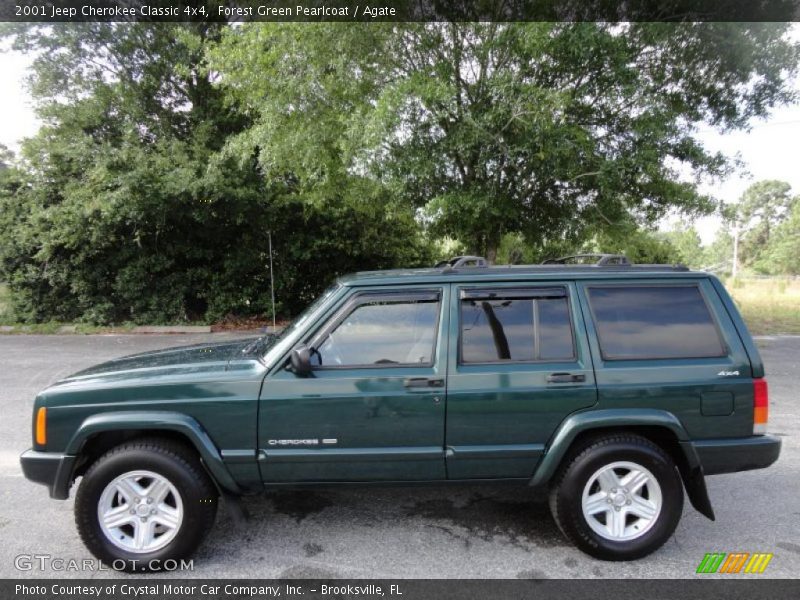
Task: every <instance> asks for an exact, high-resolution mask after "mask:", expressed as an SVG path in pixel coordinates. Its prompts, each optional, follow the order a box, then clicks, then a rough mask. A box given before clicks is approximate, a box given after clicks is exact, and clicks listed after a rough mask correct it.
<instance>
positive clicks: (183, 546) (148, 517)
mask: <svg viewBox="0 0 800 600" xmlns="http://www.w3.org/2000/svg"><path fill="white" fill-rule="evenodd" d="M216 510H217V492H216V489H215V488H214V484H213V483H212V482H211V480H210V479H209V477H208V475H207V474H206V472H205V470H204V469H203V467H202V465H201V464H200V461H199V460H198V458H197V456H196V455H195V454H194V453H193V452H192V451H191V450H190V449H188V448H186V447H185V446H183V445H181V444H178V443H174V442H171V441H168V440H161V439H142V440H135V441H132V442H128V443H126V444H122V445H121V446H117V447H116V448H113V449H112V450H110V451H109V452H107V453H106V454H104V455H103V456H102V457H100V458H99V459H98V460H97V461H96V462H95V463H94V464H93V465H92V466H91V467H90V468H89V470H88V471H87V472H86V474H85V475H84V477H83V481H82V482H81V485H80V487H79V489H78V493H77V495H76V497H75V521H76V524H77V526H78V532H79V533H80V535H81V538H82V539H83V542H84V544H86V547H87V548H88V549H89V550H90V551H91V552H92V554H94V555H95V556H96V557H97V558H99V559H100V560H102V561H103V562H104V563H106V564H107V565H110V566H112V567H113V568H115V569H121V570H125V571H150V570H160V569H163V568H165V567H166V568H171V565H170V563H168V562H167V563H166V564H165V561H170V560H180V559H182V558H186V557H187V556H189V555H190V554H191V553H192V552H194V550H195V549H196V548H197V546H199V545H200V542H201V541H202V540H203V538H204V537H205V534H206V533H207V532H208V530H209V529H211V527H212V525H213V523H214V517H215V515H216Z"/></svg>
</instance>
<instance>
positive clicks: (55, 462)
mask: <svg viewBox="0 0 800 600" xmlns="http://www.w3.org/2000/svg"><path fill="white" fill-rule="evenodd" d="M75 459H76V457H75V456H71V455H69V454H58V453H56V452H37V451H36V450H33V449H30V450H26V451H25V452H23V453H22V455H21V456H20V457H19V462H20V464H21V465H22V472H23V473H24V474H25V477H26V478H27V479H30V480H31V481H34V482H36V483H41V484H43V485H46V486H47V488H48V489H49V490H50V497H51V498H56V499H58V500H66V499H67V498H69V487H70V485H71V484H72V472H73V468H74V466H75Z"/></svg>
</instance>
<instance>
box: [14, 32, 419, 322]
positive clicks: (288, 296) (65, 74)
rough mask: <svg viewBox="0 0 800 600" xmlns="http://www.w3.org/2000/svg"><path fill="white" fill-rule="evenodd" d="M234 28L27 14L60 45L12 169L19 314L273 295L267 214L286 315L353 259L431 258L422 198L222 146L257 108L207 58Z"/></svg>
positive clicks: (190, 307) (133, 314) (44, 68)
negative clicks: (330, 179)
mask: <svg viewBox="0 0 800 600" xmlns="http://www.w3.org/2000/svg"><path fill="white" fill-rule="evenodd" d="M221 31H222V26H221V25H217V24H204V25H191V26H186V25H177V24H176V25H166V24H164V25H159V26H158V27H152V26H148V25H144V24H134V25H131V24H127V25H122V24H101V23H98V24H95V23H91V24H90V23H86V24H79V25H75V26H63V27H57V28H53V29H52V31H51V30H50V29H49V28H45V29H39V28H36V27H30V28H24V29H21V30H19V31H18V32H17V33H18V36H17V38H16V40H15V43H16V45H17V47H19V48H30V49H40V50H46V51H45V52H43V53H42V54H40V55H39V58H37V59H36V61H35V64H34V69H35V70H34V83H33V91H34V93H35V95H36V97H37V98H38V100H39V102H40V106H41V116H42V117H43V118H44V119H45V120H46V125H45V126H44V127H43V128H42V130H41V131H40V133H39V134H38V135H37V136H36V137H35V138H33V139H31V140H28V141H27V142H26V143H25V145H24V147H23V158H24V159H25V161H26V163H27V164H28V165H29V166H30V168H29V169H27V170H26V171H25V172H17V171H14V172H13V173H10V172H7V171H2V173H3V175H2V180H0V182H2V186H0V269H1V270H2V279H5V280H6V281H7V282H8V285H9V286H10V289H11V291H12V292H13V299H12V303H13V309H14V311H15V314H16V317H17V318H18V319H20V320H24V321H28V322H44V321H50V320H58V321H74V320H78V321H84V322H89V323H104V324H105V323H121V322H135V323H161V322H175V321H185V320H215V319H219V318H221V317H224V316H225V315H226V314H228V313H236V314H239V315H248V314H265V313H268V312H269V311H270V310H271V300H270V293H269V292H270V290H269V282H270V276H269V249H268V235H267V233H268V232H270V231H271V232H272V237H273V247H274V253H275V282H276V298H277V300H278V302H279V305H278V311H279V313H281V314H285V315H291V314H294V313H296V312H297V311H299V310H300V309H301V308H302V307H303V304H304V303H306V302H308V301H309V300H311V299H312V298H313V297H314V296H315V295H316V294H317V293H319V291H321V289H323V288H324V287H325V286H326V285H327V284H329V283H330V281H331V280H332V279H333V278H334V277H335V276H336V275H338V274H341V273H343V272H347V271H353V270H356V269H361V268H387V267H393V266H399V265H415V264H426V263H428V261H429V260H430V256H429V255H428V253H427V252H428V251H427V246H426V244H425V243H423V242H422V241H421V239H420V235H419V229H418V227H417V225H416V223H415V221H414V219H413V211H412V210H411V209H410V208H408V207H403V206H399V205H397V203H396V202H392V201H391V199H390V198H389V197H388V196H387V195H386V194H385V193H384V192H383V191H382V190H381V188H380V187H376V186H375V185H374V184H373V183H372V182H370V181H366V180H363V178H362V180H361V181H359V180H358V178H356V177H351V178H350V179H349V180H348V185H346V186H335V187H334V186H331V187H330V188H328V189H327V190H326V191H325V192H324V194H323V193H322V192H320V191H319V190H318V189H317V190H313V191H312V192H307V191H305V190H302V189H298V188H297V186H294V185H293V183H292V180H291V178H288V179H287V178H270V179H267V178H265V177H264V174H263V172H262V171H261V170H260V169H259V168H258V165H257V164H256V162H255V161H254V160H252V159H247V158H246V157H245V158H241V157H232V156H230V155H223V154H220V152H219V150H220V149H221V148H222V146H223V145H224V143H225V141H226V140H227V139H228V138H230V137H231V136H233V135H236V134H239V133H242V132H244V131H246V129H247V127H248V126H249V125H250V121H249V119H248V118H247V116H246V115H245V114H244V112H243V111H242V110H240V108H239V107H238V106H236V105H235V104H232V103H230V102H229V101H228V100H227V99H226V97H225V96H224V95H223V93H222V91H221V90H220V89H219V88H218V87H217V86H215V85H213V79H214V78H215V77H216V75H215V74H214V73H212V72H211V71H210V70H208V68H207V67H206V66H205V62H204V60H205V59H204V56H205V52H206V49H207V47H208V46H209V45H213V44H214V43H216V40H217V39H218V38H219V35H220V33H221ZM65 99H66V102H65ZM6 173H8V174H6ZM313 193H316V194H317V195H324V198H325V203H324V207H323V206H322V205H320V204H317V203H314V202H310V201H309V198H308V197H309V196H310V195H312V194H313Z"/></svg>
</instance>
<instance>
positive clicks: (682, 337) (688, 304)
mask: <svg viewBox="0 0 800 600" xmlns="http://www.w3.org/2000/svg"><path fill="white" fill-rule="evenodd" d="M587 291H588V296H589V305H590V307H591V311H592V315H593V317H594V322H595V326H596V328H597V335H598V342H599V344H600V351H601V354H602V356H603V358H604V359H606V360H637V359H640V360H641V359H661V358H712V357H720V356H725V355H726V351H725V346H724V344H723V342H722V339H721V338H720V334H719V330H718V328H717V325H716V323H715V321H714V319H713V317H712V316H711V312H710V311H709V308H708V305H707V304H706V301H705V299H704V298H703V295H702V293H701V292H700V289H699V288H698V287H697V286H696V285H685V286H681V285H674V286H672V285H670V286H667V285H664V286H656V285H653V286H646V285H641V286H591V287H589V288H588V290H587Z"/></svg>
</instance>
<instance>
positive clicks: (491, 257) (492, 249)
mask: <svg viewBox="0 0 800 600" xmlns="http://www.w3.org/2000/svg"><path fill="white" fill-rule="evenodd" d="M485 258H486V260H487V261H488V262H489V264H490V265H493V264H494V263H495V261H496V260H497V243H496V242H488V243H487V244H486V256H485Z"/></svg>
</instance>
